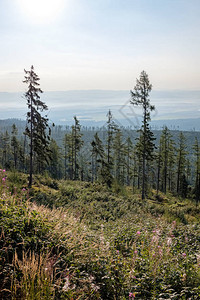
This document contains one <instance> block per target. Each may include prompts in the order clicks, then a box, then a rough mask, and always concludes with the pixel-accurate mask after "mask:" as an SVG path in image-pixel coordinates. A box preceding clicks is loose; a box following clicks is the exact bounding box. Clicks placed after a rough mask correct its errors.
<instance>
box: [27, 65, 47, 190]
mask: <svg viewBox="0 0 200 300" xmlns="http://www.w3.org/2000/svg"><path fill="white" fill-rule="evenodd" d="M24 72H25V80H24V81H23V82H24V83H26V84H27V85H28V90H27V92H26V93H25V98H26V100H27V106H28V112H27V126H26V129H25V134H26V135H27V136H28V137H29V139H30V167H29V187H31V186H32V175H33V154H35V156H36V158H37V163H38V166H39V168H40V166H41V164H42V163H43V162H44V161H46V162H47V161H48V158H49V154H50V151H49V140H50V137H49V136H50V127H49V125H48V118H47V116H46V115H45V116H42V114H41V113H42V112H43V111H46V110H47V109H48V107H47V105H46V104H45V103H44V102H42V101H41V100H40V94H41V93H43V91H42V90H41V89H40V84H39V80H40V78H39V77H38V75H37V74H36V73H35V71H34V67H33V66H31V70H30V71H26V70H24Z"/></svg>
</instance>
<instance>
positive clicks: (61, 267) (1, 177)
mask: <svg viewBox="0 0 200 300" xmlns="http://www.w3.org/2000/svg"><path fill="white" fill-rule="evenodd" d="M0 191H1V193H0V195H1V197H0V299H3V300H4V299H5V300H7V299H8V300H9V299H13V300H14V299H20V300H25V299H26V300H37V299H46V300H50V299H70V300H72V299H73V300H77V299H80V300H82V299H105V300H109V299H110V300H111V299H113V300H118V299H119V300H121V299H127V300H128V299H129V300H130V299H141V300H142V299H160V300H162V299H177V300H178V299H185V300H186V299H187V300H189V299H200V221H199V220H200V218H199V217H200V208H199V205H196V203H194V202H192V200H188V199H184V200H183V199H181V198H177V197H174V196H173V195H170V194H167V195H164V194H161V193H159V194H158V195H157V194H156V192H154V191H153V192H152V193H151V194H150V196H149V198H148V199H147V200H145V201H142V200H141V196H140V193H139V192H138V194H137V191H134V194H133V191H132V189H131V188H130V187H120V186H118V185H117V184H114V185H113V186H112V188H110V189H109V188H108V187H106V186H104V185H102V184H99V183H87V182H80V181H64V180H63V181H55V180H52V179H51V178H49V177H48V176H39V175H38V176H35V177H34V184H33V187H32V189H31V190H28V189H27V175H25V174H22V173H17V172H6V170H0Z"/></svg>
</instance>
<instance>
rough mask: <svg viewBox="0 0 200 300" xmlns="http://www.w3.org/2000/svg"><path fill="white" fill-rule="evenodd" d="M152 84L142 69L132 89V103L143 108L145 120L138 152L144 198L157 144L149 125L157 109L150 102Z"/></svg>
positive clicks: (143, 197)
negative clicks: (152, 114) (149, 166)
mask: <svg viewBox="0 0 200 300" xmlns="http://www.w3.org/2000/svg"><path fill="white" fill-rule="evenodd" d="M151 89H152V85H151V84H150V82H149V78H148V75H147V73H146V72H145V71H142V72H141V74H140V78H139V79H136V85H135V87H134V89H133V90H131V100H130V103H131V104H132V105H133V106H139V107H141V108H142V112H143V120H142V126H141V129H140V138H139V139H138V143H137V144H138V147H137V150H138V151H137V153H138V155H139V156H141V159H142V199H145V197H146V193H147V180H148V178H147V163H148V162H149V161H151V160H153V151H154V148H155V145H154V143H153V141H154V140H155V138H154V137H153V133H152V132H151V130H150V127H149V121H150V120H151V117H150V112H151V111H153V110H155V107H154V106H153V105H151V104H150V99H149V93H150V92H151Z"/></svg>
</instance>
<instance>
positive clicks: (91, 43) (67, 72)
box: [0, 0, 200, 92]
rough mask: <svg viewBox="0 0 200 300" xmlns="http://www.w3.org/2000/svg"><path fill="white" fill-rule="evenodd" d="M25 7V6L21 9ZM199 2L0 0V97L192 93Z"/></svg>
mask: <svg viewBox="0 0 200 300" xmlns="http://www.w3.org/2000/svg"><path fill="white" fill-rule="evenodd" d="M27 3H28V5H27ZM199 16H200V0H0V36H1V39H0V92H21V91H24V90H26V86H25V84H24V83H23V82H22V81H23V78H24V69H26V70H29V69H30V66H31V65H34V68H35V71H36V73H37V74H38V75H39V77H40V79H41V81H40V84H41V88H42V90H44V91H67V90H90V89H98V90H101V89H103V90H130V89H132V88H133V87H134V85H135V80H136V78H138V77H139V75H140V72H141V71H142V70H145V71H146V72H147V73H148V75H149V78H150V81H151V83H152V85H153V89H154V90H200V55H199V54H200V18H199Z"/></svg>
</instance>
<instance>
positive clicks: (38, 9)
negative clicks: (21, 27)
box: [18, 0, 66, 24]
mask: <svg viewBox="0 0 200 300" xmlns="http://www.w3.org/2000/svg"><path fill="white" fill-rule="evenodd" d="M65 2H66V1H65V0H18V3H19V6H20V9H21V11H22V13H23V14H24V16H25V17H26V18H28V19H29V20H30V21H31V22H33V23H35V24H41V23H49V22H52V21H55V20H56V19H57V18H58V17H59V16H60V15H61V13H62V11H63V9H64V4H65Z"/></svg>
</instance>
